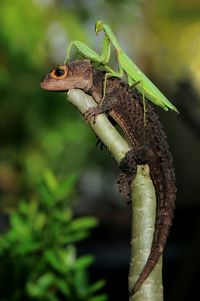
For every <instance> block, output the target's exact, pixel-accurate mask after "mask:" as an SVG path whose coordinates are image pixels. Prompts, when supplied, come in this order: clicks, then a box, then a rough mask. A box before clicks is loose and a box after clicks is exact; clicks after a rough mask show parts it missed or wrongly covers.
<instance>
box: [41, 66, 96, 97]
mask: <svg viewBox="0 0 200 301" xmlns="http://www.w3.org/2000/svg"><path fill="white" fill-rule="evenodd" d="M92 84H93V68H92V64H91V62H90V61H89V60H80V61H73V62H70V63H68V64H66V65H60V66H58V67H56V68H54V69H52V70H51V71H50V72H48V73H47V74H46V75H45V76H44V77H43V79H42V81H41V83H40V87H41V88H42V89H44V90H49V91H68V90H70V89H75V88H77V89H81V90H84V91H85V92H86V91H88V90H89V89H90V88H91V87H92Z"/></svg>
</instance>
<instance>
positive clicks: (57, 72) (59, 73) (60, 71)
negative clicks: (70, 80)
mask: <svg viewBox="0 0 200 301" xmlns="http://www.w3.org/2000/svg"><path fill="white" fill-rule="evenodd" d="M64 74H65V70H63V69H61V68H59V67H58V68H56V70H55V75H56V76H58V77H59V76H62V75H64Z"/></svg>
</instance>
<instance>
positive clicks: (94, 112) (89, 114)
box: [83, 107, 101, 123]
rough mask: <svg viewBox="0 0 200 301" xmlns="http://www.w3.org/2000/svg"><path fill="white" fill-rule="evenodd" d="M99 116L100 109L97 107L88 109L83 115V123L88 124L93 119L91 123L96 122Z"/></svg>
mask: <svg viewBox="0 0 200 301" xmlns="http://www.w3.org/2000/svg"><path fill="white" fill-rule="evenodd" d="M99 114H101V109H100V108H98V107H92V108H90V109H88V110H87V111H86V112H85V113H83V117H84V119H85V122H86V123H88V122H90V121H91V120H92V119H93V123H95V122H96V118H97V116H98V115H99Z"/></svg>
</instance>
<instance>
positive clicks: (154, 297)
mask: <svg viewBox="0 0 200 301" xmlns="http://www.w3.org/2000/svg"><path fill="white" fill-rule="evenodd" d="M131 190H132V229H131V231H132V235H131V236H132V238H131V262H130V269H129V281H128V282H129V291H131V289H132V288H133V286H134V283H135V282H136V280H137V279H138V276H139V274H140V273H141V271H142V268H143V267H144V265H145V263H146V261H147V258H148V255H149V252H150V248H151V243H152V239H153V233H154V226H155V218H156V195H155V189H154V185H153V183H152V180H151V178H150V176H149V167H148V165H138V167H137V175H136V177H135V179H134V180H133V181H132V184H131ZM147 300H148V301H162V300H163V287H162V257H161V258H160V259H159V262H158V263H157V265H156V267H155V268H154V270H153V271H152V272H151V274H150V275H149V277H148V278H147V279H146V280H145V282H144V283H143V285H142V286H141V288H140V290H139V291H138V292H137V293H136V294H135V295H133V296H131V297H130V299H129V301H147Z"/></svg>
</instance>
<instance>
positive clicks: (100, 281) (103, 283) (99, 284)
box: [87, 280, 106, 295]
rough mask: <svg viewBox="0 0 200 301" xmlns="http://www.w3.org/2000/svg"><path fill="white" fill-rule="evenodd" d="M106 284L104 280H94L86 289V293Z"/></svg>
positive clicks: (91, 292) (93, 291)
mask: <svg viewBox="0 0 200 301" xmlns="http://www.w3.org/2000/svg"><path fill="white" fill-rule="evenodd" d="M105 284H106V282H105V281H104V280H99V281H97V282H95V283H94V284H92V285H91V286H90V287H89V288H88V290H87V293H88V294H90V295H91V294H93V293H96V292H97V291H99V290H100V289H102V287H104V286H105Z"/></svg>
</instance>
